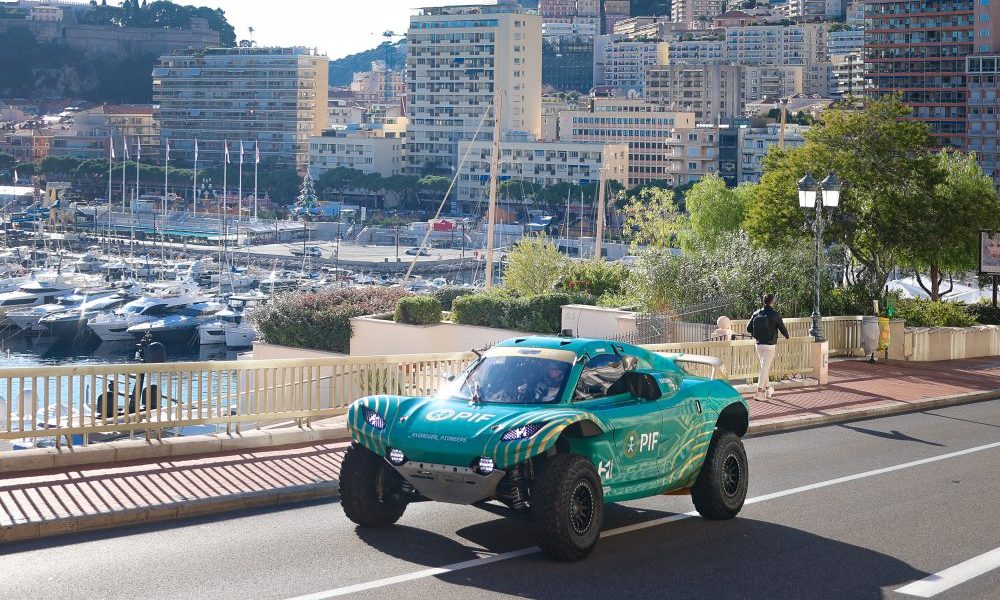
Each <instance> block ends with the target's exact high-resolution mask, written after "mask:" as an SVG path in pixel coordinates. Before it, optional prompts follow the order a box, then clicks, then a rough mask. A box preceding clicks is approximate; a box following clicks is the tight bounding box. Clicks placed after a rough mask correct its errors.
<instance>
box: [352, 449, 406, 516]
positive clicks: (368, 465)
mask: <svg viewBox="0 0 1000 600" xmlns="http://www.w3.org/2000/svg"><path fill="white" fill-rule="evenodd" d="M398 477H399V475H398V474H397V473H395V472H394V471H393V470H392V467H391V466H389V465H388V464H387V463H386V462H385V460H384V459H383V458H382V457H381V456H378V455H376V454H374V453H373V452H371V451H370V450H368V449H367V448H365V447H364V446H360V445H358V444H351V447H350V448H349V449H348V450H347V454H346V455H345V456H344V462H343V464H342V465H341V467H340V503H341V505H343V507H344V514H345V515H347V518H348V519H350V520H352V521H354V522H355V523H357V524H358V525H361V526H362V527H385V526H387V525H392V524H393V523H395V522H396V521H398V520H399V518H400V517H402V516H403V511H405V510H406V500H405V499H402V498H400V497H399V496H398V495H397V494H396V492H395V490H394V489H393V488H394V486H393V485H392V484H393V483H394V482H396V481H397V478H398Z"/></svg>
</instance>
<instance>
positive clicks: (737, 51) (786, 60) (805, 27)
mask: <svg viewBox="0 0 1000 600" xmlns="http://www.w3.org/2000/svg"><path fill="white" fill-rule="evenodd" d="M826 27H827V26H826V25H825V24H821V23H803V24H798V25H749V26H746V27H728V28H726V60H728V61H730V62H735V63H740V64H745V65H763V66H779V67H781V66H807V65H810V64H812V63H817V62H825V61H826V60H827V49H826V46H827V41H826V40H827V29H826Z"/></svg>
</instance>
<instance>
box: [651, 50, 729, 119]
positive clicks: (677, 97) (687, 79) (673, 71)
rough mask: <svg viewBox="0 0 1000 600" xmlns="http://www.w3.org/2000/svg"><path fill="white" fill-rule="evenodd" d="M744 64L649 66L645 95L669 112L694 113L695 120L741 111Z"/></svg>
mask: <svg viewBox="0 0 1000 600" xmlns="http://www.w3.org/2000/svg"><path fill="white" fill-rule="evenodd" d="M743 71H744V67H742V66H740V65H732V64H719V63H702V64H686V63H674V62H671V63H670V64H668V65H659V66H656V67H653V68H651V69H650V70H649V73H648V74H647V76H646V99H647V100H649V101H650V102H652V103H654V104H657V105H659V106H661V107H662V108H663V109H664V110H668V111H673V112H689V113H694V116H695V119H696V120H697V122H699V123H719V122H721V121H722V120H723V119H725V118H727V117H738V116H741V115H742V114H743V87H742V82H743Z"/></svg>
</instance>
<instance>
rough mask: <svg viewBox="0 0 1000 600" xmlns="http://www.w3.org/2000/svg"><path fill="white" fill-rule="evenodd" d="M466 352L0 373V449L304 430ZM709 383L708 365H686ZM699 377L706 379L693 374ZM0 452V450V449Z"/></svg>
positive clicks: (700, 346) (796, 370) (750, 353)
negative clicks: (287, 425) (269, 428)
mask: <svg viewBox="0 0 1000 600" xmlns="http://www.w3.org/2000/svg"><path fill="white" fill-rule="evenodd" d="M810 344H811V340H810V339H809V338H806V337H795V338H792V339H791V340H780V341H779V344H778V352H777V356H776V358H775V362H774V365H773V368H772V373H773V374H774V375H775V376H778V377H781V376H786V375H803V374H807V373H810V372H811V371H812V368H811V365H810ZM645 348H647V349H649V350H652V351H656V352H664V353H674V354H688V355H699V356H711V357H716V358H718V359H719V363H720V364H719V365H718V367H719V369H720V375H721V376H723V377H725V378H727V379H729V380H740V379H751V378H753V377H755V376H756V374H757V372H758V370H759V368H758V363H757V357H756V353H755V349H754V343H753V341H752V340H736V341H722V342H703V341H698V342H688V343H678V344H656V345H650V346H645ZM475 358H476V355H475V354H474V353H472V352H457V353H447V354H412V355H388V356H360V357H329V358H327V357H323V358H306V359H281V360H247V361H224V362H186V363H165V364H119V365H88V366H75V367H30V368H11V369H2V368H0V443H4V442H7V443H9V442H11V441H16V440H25V441H36V440H40V439H48V440H54V443H55V445H57V446H61V445H63V444H70V445H72V444H84V445H86V444H88V443H90V442H91V441H98V440H108V439H117V438H122V437H136V436H141V437H144V438H145V439H147V440H148V439H152V438H156V439H161V438H162V437H164V436H167V437H169V436H174V435H182V434H189V433H208V432H209V431H191V429H194V428H212V427H214V428H215V430H222V429H224V430H225V431H227V432H233V430H234V429H235V431H236V432H239V431H240V429H241V427H242V426H244V425H246V424H249V426H259V425H261V424H267V423H276V422H288V421H292V422H297V423H298V424H299V425H306V426H308V425H310V424H311V422H312V420H313V419H317V418H324V417H330V416H335V415H339V414H343V413H344V412H345V411H346V410H347V407H348V406H349V405H350V403H351V402H353V401H354V400H356V399H358V398H361V397H364V396H368V395H373V394H398V395H412V396H424V395H429V394H432V393H434V392H435V391H436V390H437V388H438V386H439V385H440V384H441V382H442V381H443V380H444V377H445V376H446V375H449V374H458V373H459V372H461V371H462V370H463V369H465V367H467V366H468V365H469V364H470V363H471V362H472V361H473V360H475ZM685 366H686V368H688V369H690V370H691V371H692V372H694V373H698V374H705V375H708V376H714V375H715V374H714V373H711V372H710V371H711V370H712V369H715V368H716V366H714V365H707V364H701V363H699V362H694V363H690V362H688V363H685ZM701 371H705V373H701ZM2 448H3V446H0V449H2Z"/></svg>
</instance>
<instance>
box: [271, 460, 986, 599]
mask: <svg viewBox="0 0 1000 600" xmlns="http://www.w3.org/2000/svg"><path fill="white" fill-rule="evenodd" d="M994 448H1000V442H994V443H992V444H984V445H982V446H975V447H973V448H966V449H965V450H957V451H955V452H948V453H947V454H938V455H936V456H931V457H928V458H922V459H920V460H914V461H910V462H905V463H901V464H898V465H892V466H890V467H883V468H881V469H874V470H871V471H865V472H863V473H855V474H854V475H847V476H844V477H837V478H836V479H829V480H827V481H820V482H817V483H811V484H809V485H803V486H799V487H794V488H790V489H787V490H782V491H780V492H773V493H770V494H762V495H760V496H754V497H753V498H747V500H746V502H745V504H757V503H760V502H767V501H769V500H777V499H778V498H784V497H786V496H793V495H796V494H802V493H805V492H810V491H812V490H818V489H822V488H826V487H830V486H834V485H839V484H842V483H848V482H851V481H857V480H858V479H866V478H868V477H877V476H879V475H885V474H886V473H892V472H893V471H901V470H903V469H910V468H913V467H919V466H921V465H926V464H930V463H935V462H939V461H942V460H948V459H951V458H958V457H959V456H965V455H966V454H973V453H976V452H983V451H985V450H992V449H994ZM697 514H698V513H697V512H696V511H690V512H686V513H678V514H674V515H670V516H669V517H663V518H660V519H652V520H650V521H643V522H641V523H635V524H633V525H625V526H623V527H616V528H614V529H608V530H606V531H603V532H601V537H602V538H606V537H612V536H615V535H621V534H623V533H631V532H633V531H639V530H642V529H648V528H650V527H658V526H660V525H666V524H667V523H673V522H675V521H681V520H683V519H689V518H691V517H694V516H697ZM998 550H1000V549H998ZM537 552H540V549H539V548H538V547H537V546H534V547H531V548H521V549H520V550H512V551H510V552H503V553H501V554H495V555H493V556H484V557H482V558H475V559H471V560H466V561H462V562H457V563H452V564H450V565H444V566H443V567H433V568H430V569H422V570H420V571H414V572H412V573H404V574H402V575H396V576H394V577H386V578H384V579H375V580H373V581H366V582H363V583H358V584H354V585H349V586H345V587H339V588H333V589H329V590H325V591H322V592H316V593H313V594H306V595H304V596H297V597H294V598H289V600H325V599H326V598H335V597H337V596H345V595H347V594H356V593H358V592H363V591H367V590H373V589H377V588H383V587H387V586H390V585H396V584H399V583H406V582H408V581H415V580H418V579H425V578H427V577H434V576H435V575H443V574H445V573H454V572H455V571H462V570H465V569H472V568H474V567H481V566H484V565H489V564H492V563H497V562H501V561H505V560H510V559H513V558H520V557H522V556H528V555H531V554H535V553H537ZM994 552H997V551H994ZM987 554H991V553H987ZM984 556H985V555H984ZM980 558H981V557H980ZM973 560H976V559H973ZM996 560H1000V552H997V557H996ZM962 564H963V565H964V564H965V563H962ZM961 566H962V565H958V567H961ZM995 566H996V565H995ZM995 566H994V568H995ZM958 567H953V568H958ZM945 572H946V571H942V573H945ZM939 575H940V574H939ZM931 577H935V576H933V575H932V576H931ZM970 578H971V577H970ZM928 579H930V578H928ZM921 581H925V580H921ZM963 581H964V580H963ZM916 583H920V582H915V583H914V584H911V585H916ZM958 583H961V581H959V582H957V583H955V584H954V585H958ZM903 589H905V587H904V588H900V589H899V590H896V591H898V592H901V591H902V590H903ZM901 593H908V592H901ZM935 593H936V592H935ZM914 595H915V594H914Z"/></svg>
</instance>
